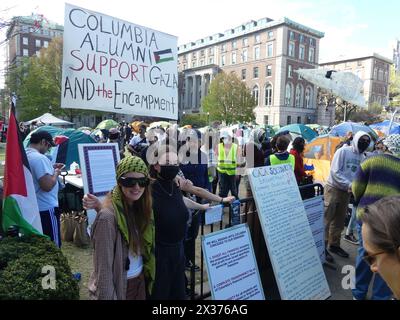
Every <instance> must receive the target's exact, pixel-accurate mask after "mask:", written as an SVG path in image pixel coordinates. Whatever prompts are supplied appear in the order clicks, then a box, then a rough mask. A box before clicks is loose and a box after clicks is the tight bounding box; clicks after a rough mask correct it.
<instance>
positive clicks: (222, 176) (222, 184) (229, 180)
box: [219, 172, 239, 199]
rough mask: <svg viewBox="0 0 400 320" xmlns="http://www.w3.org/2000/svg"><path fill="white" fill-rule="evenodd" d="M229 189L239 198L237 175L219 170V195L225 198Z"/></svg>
mask: <svg viewBox="0 0 400 320" xmlns="http://www.w3.org/2000/svg"><path fill="white" fill-rule="evenodd" d="M229 191H230V192H231V194H232V195H233V196H235V197H236V199H238V198H239V197H238V190H237V187H236V176H229V175H227V174H226V173H221V172H219V196H220V197H222V198H225V197H227V196H228V193H229Z"/></svg>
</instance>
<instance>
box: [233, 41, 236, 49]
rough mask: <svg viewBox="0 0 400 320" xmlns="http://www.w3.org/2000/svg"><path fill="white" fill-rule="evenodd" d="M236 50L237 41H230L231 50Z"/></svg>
mask: <svg viewBox="0 0 400 320" xmlns="http://www.w3.org/2000/svg"><path fill="white" fill-rule="evenodd" d="M236 48H237V41H236V40H233V41H232V49H236Z"/></svg>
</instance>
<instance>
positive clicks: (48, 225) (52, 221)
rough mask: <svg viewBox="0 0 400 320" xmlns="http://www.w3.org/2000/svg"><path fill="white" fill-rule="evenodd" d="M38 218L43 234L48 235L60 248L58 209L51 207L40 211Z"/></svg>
mask: <svg viewBox="0 0 400 320" xmlns="http://www.w3.org/2000/svg"><path fill="white" fill-rule="evenodd" d="M40 220H41V221H42V229H43V234H45V235H46V236H49V237H50V239H51V241H54V243H55V244H56V246H57V247H59V248H61V232H60V210H59V209H58V208H53V209H50V210H47V211H40Z"/></svg>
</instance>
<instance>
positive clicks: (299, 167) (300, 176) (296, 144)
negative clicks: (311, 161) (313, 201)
mask: <svg viewBox="0 0 400 320" xmlns="http://www.w3.org/2000/svg"><path fill="white" fill-rule="evenodd" d="M305 144H306V142H305V140H304V139H303V138H302V137H297V138H296V139H294V141H293V144H292V149H291V150H290V154H292V155H293V156H294V158H295V166H294V175H295V176H296V180H297V184H298V185H302V184H308V183H310V182H312V176H309V175H307V174H306V172H305V171H304V162H303V152H304V147H305Z"/></svg>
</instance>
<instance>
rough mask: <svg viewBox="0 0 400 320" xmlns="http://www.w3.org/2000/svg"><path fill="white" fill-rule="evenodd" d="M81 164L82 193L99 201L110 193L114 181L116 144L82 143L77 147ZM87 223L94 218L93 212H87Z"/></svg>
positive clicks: (117, 148) (116, 154)
mask: <svg viewBox="0 0 400 320" xmlns="http://www.w3.org/2000/svg"><path fill="white" fill-rule="evenodd" d="M78 151H79V161H80V163H81V170H82V180H83V191H84V193H85V194H86V193H91V194H93V195H95V196H96V197H98V198H99V199H100V200H101V201H102V200H103V199H104V196H105V195H106V194H107V193H108V192H109V191H111V190H112V189H113V188H114V187H115V185H116V183H117V181H116V178H115V177H116V168H117V164H118V162H119V159H120V158H119V147H118V144H117V143H82V144H79V145H78ZM87 215H88V223H89V225H91V224H92V223H93V221H94V218H95V217H96V212H94V210H88V212H87Z"/></svg>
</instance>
